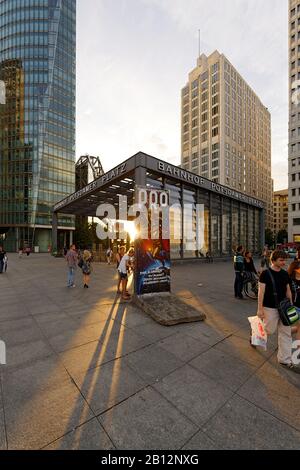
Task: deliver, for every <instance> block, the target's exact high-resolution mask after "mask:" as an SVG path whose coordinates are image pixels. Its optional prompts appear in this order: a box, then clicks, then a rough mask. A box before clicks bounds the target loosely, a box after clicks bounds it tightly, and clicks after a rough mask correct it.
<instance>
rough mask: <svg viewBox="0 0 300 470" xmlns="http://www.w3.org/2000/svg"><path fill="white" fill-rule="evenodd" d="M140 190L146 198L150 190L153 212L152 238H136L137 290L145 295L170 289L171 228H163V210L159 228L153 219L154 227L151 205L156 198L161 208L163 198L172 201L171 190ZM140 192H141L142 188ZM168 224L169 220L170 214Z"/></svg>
mask: <svg viewBox="0 0 300 470" xmlns="http://www.w3.org/2000/svg"><path fill="white" fill-rule="evenodd" d="M137 191H142V192H143V198H144V202H145V192H147V198H148V199H147V204H146V206H147V210H148V212H149V238H148V239H144V238H138V239H136V240H135V264H136V279H135V283H136V284H135V287H136V294H137V295H144V294H152V293H160V292H170V290H171V279H170V268H171V259H170V238H169V230H167V231H166V230H162V225H163V224H162V218H163V217H162V214H161V216H160V220H159V223H158V224H157V226H156V227H155V229H154V230H153V228H154V227H153V225H154V224H153V223H152V227H151V207H152V202H153V200H155V201H156V204H155V207H156V209H161V207H160V205H159V201H162V200H163V201H165V202H166V204H167V205H168V204H169V194H168V192H167V191H160V190H154V189H151V188H138V190H137ZM154 193H155V194H154ZM137 194H138V195H139V192H138V193H137ZM162 195H163V196H165V195H167V198H164V197H163V198H162V197H161V196H162ZM165 214H166V212H165ZM165 223H166V219H165V217H164V226H165ZM167 224H169V218H168V220H167ZM151 228H152V230H151ZM166 233H168V238H166Z"/></svg>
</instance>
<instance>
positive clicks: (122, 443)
mask: <svg viewBox="0 0 300 470" xmlns="http://www.w3.org/2000/svg"><path fill="white" fill-rule="evenodd" d="M99 420H100V422H101V424H102V425H103V427H104V429H105V431H106V432H107V434H108V435H109V436H110V438H111V439H112V441H113V442H114V444H115V446H116V447H117V449H129V450H135V449H141V450H148V449H157V450H159V449H163V450H168V449H180V448H181V447H182V446H183V445H184V444H185V442H187V440H188V439H189V438H191V437H192V436H193V435H194V434H195V432H196V431H197V428H196V426H195V425H194V424H193V423H192V422H191V421H190V420H189V419H187V418H186V417H185V416H184V415H183V414H182V413H180V412H179V411H178V410H177V409H176V408H175V407H174V406H172V405H171V404H170V403H169V401H167V400H166V399H164V398H163V397H162V396H161V395H160V394H159V393H158V392H156V391H155V390H153V389H152V388H151V387H148V388H147V389H145V390H142V391H141V392H139V393H137V394H136V395H134V396H133V397H130V398H129V399H128V400H126V401H124V402H123V403H121V404H120V405H117V406H115V407H114V408H112V410H110V411H108V412H107V413H104V414H103V415H101V416H100V417H99ZM129 429H130V432H129Z"/></svg>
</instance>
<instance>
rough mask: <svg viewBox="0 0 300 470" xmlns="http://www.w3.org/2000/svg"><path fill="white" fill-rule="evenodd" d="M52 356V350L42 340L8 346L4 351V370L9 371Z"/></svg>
mask: <svg viewBox="0 0 300 470" xmlns="http://www.w3.org/2000/svg"><path fill="white" fill-rule="evenodd" d="M52 354H53V351H52V349H51V348H50V347H49V345H48V344H47V343H46V341H45V340H44V339H40V340H38V341H31V342H28V343H23V344H18V345H15V346H10V345H8V346H7V350H6V360H7V365H6V366H5V368H7V369H10V368H13V367H17V366H21V365H25V364H29V363H30V362H31V361H35V360H37V359H41V358H43V357H47V356H51V355H52Z"/></svg>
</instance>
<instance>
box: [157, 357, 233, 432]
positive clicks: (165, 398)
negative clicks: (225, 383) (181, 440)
mask: <svg viewBox="0 0 300 470" xmlns="http://www.w3.org/2000/svg"><path fill="white" fill-rule="evenodd" d="M185 365H186V364H185ZM177 370H178V369H177ZM174 372H175V371H174ZM198 372H199V371H198ZM168 375H170V374H168ZM165 377H167V375H166V376H165ZM211 380H212V379H211ZM149 387H151V388H152V389H153V390H155V391H156V392H157V393H158V394H159V395H160V396H161V397H162V398H163V399H164V400H166V401H167V402H168V403H169V404H170V405H172V407H173V408H175V409H176V410H177V411H178V412H179V413H180V414H181V415H182V416H184V417H185V419H187V420H188V421H189V422H190V423H191V424H193V426H196V428H197V429H198V431H197V432H199V431H201V430H202V425H199V423H196V422H195V421H193V420H192V419H191V418H190V417H189V416H187V415H186V414H185V413H184V412H183V411H182V410H180V409H179V408H177V406H176V405H175V404H174V403H173V402H172V401H170V400H169V399H168V398H167V397H165V396H164V395H163V394H162V393H161V392H160V391H159V390H156V389H155V388H153V387H152V385H149ZM230 392H231V393H232V396H231V397H230V399H229V400H231V399H232V397H233V395H234V392H232V391H231V390H230ZM229 400H226V402H225V403H224V405H226V403H227V401H229ZM224 405H221V406H220V407H219V408H218V409H217V411H216V412H215V413H214V414H213V416H215V414H216V413H217V412H218V411H219V410H220V409H221V408H223V406H224ZM209 420H210V418H209ZM205 423H206V422H205Z"/></svg>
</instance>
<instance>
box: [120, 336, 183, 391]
mask: <svg viewBox="0 0 300 470" xmlns="http://www.w3.org/2000/svg"><path fill="white" fill-rule="evenodd" d="M125 361H126V363H127V364H128V365H129V367H130V368H131V369H133V370H134V371H135V372H136V373H137V374H139V375H140V377H142V378H143V379H144V380H145V381H146V382H147V383H149V384H151V383H154V382H156V381H158V380H159V379H161V378H162V377H164V376H165V375H167V374H170V373H171V372H173V371H174V370H175V369H178V368H179V367H181V366H182V365H183V364H184V362H183V361H182V360H180V359H178V357H176V356H175V355H174V354H172V353H170V352H169V351H166V350H164V349H162V348H160V347H159V346H158V345H156V344H153V345H151V346H147V347H146V348H143V349H140V350H139V351H136V352H133V353H131V354H129V355H128V356H126V358H125Z"/></svg>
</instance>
